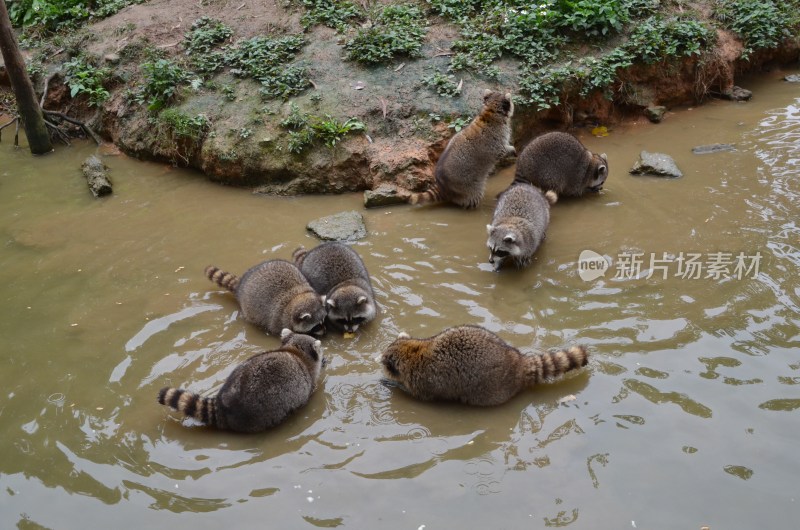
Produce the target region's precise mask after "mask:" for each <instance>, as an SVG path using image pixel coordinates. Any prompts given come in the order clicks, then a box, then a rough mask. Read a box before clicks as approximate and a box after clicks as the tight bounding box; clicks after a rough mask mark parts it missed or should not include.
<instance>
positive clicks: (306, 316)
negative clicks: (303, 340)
mask: <svg viewBox="0 0 800 530" xmlns="http://www.w3.org/2000/svg"><path fill="white" fill-rule="evenodd" d="M300 320H303V321H306V320H311V313H303V314H302V315H300Z"/></svg>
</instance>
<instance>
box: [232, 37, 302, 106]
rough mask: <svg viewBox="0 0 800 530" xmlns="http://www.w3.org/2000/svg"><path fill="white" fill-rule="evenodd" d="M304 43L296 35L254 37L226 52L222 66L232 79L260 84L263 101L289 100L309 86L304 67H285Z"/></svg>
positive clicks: (288, 65)
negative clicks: (228, 70) (251, 80)
mask: <svg viewBox="0 0 800 530" xmlns="http://www.w3.org/2000/svg"><path fill="white" fill-rule="evenodd" d="M304 43H305V41H304V40H303V38H302V37H301V36H299V35H288V36H285V37H280V38H271V37H254V38H252V39H248V40H245V41H243V42H241V43H239V45H238V46H237V47H236V48H232V49H229V50H228V51H227V52H226V53H225V63H226V64H227V65H229V66H230V67H231V72H232V73H233V74H234V75H236V76H239V77H249V78H252V79H255V80H257V81H259V82H260V83H261V85H262V88H261V90H260V92H261V95H262V97H263V98H265V99H274V98H283V99H288V98H290V97H292V96H294V95H297V94H300V93H301V92H303V91H304V90H306V89H307V88H308V87H309V86H310V85H311V82H310V81H309V80H308V71H307V69H306V68H305V67H304V66H302V65H299V64H287V63H289V62H290V61H293V60H294V57H295V55H296V54H297V52H298V51H299V50H300V48H302V47H303V45H304Z"/></svg>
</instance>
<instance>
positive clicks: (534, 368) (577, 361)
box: [525, 346, 589, 385]
mask: <svg viewBox="0 0 800 530" xmlns="http://www.w3.org/2000/svg"><path fill="white" fill-rule="evenodd" d="M588 362H589V352H588V351H586V348H584V347H583V346H572V347H570V348H568V349H566V350H559V351H556V352H547V353H541V354H539V355H529V356H526V357H525V375H526V376H527V381H528V384H529V385H535V384H537V383H542V382H545V381H550V380H552V379H555V378H557V377H559V376H561V375H564V374H565V373H567V372H569V371H570V370H575V369H577V368H580V367H582V366H586V363H588Z"/></svg>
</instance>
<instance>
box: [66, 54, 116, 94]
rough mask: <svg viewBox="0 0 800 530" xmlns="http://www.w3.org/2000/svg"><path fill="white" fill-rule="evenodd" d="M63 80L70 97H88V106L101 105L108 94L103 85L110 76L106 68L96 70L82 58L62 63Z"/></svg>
mask: <svg viewBox="0 0 800 530" xmlns="http://www.w3.org/2000/svg"><path fill="white" fill-rule="evenodd" d="M64 70H65V72H66V75H65V78H66V82H67V86H68V87H69V94H70V97H73V98H74V97H76V96H79V95H81V94H85V95H87V96H88V97H89V106H97V105H101V104H102V103H103V102H104V101H106V100H107V99H108V98H109V96H110V94H109V92H108V90H106V88H105V87H104V86H103V83H104V82H105V81H106V80H107V79H108V78H109V77H110V76H111V70H109V69H108V68H98V67H96V66H93V65H92V64H91V63H89V62H88V61H86V60H85V59H84V58H82V57H75V58H74V59H72V60H70V61H68V62H66V63H64Z"/></svg>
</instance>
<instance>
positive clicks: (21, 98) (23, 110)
mask: <svg viewBox="0 0 800 530" xmlns="http://www.w3.org/2000/svg"><path fill="white" fill-rule="evenodd" d="M0 52H2V53H3V62H4V63H5V65H6V70H7V71H8V77H9V79H11V89H12V90H13V91H14V97H16V99H17V109H19V116H20V119H21V120H22V125H23V126H24V127H25V135H26V136H27V137H28V145H29V146H30V149H31V153H33V154H34V155H40V154H43V153H49V152H50V151H52V150H53V145H52V144H51V143H50V133H49V132H48V131H47V126H46V125H45V123H44V118H43V117H42V110H41V108H40V107H39V102H38V101H36V92H34V90H33V84H31V79H30V77H28V72H27V70H25V61H23V60H22V55H21V54H20V53H19V47H17V39H16V38H15V37H14V32H13V31H12V30H11V19H9V17H8V10H7V9H6V3H5V0H0Z"/></svg>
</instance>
